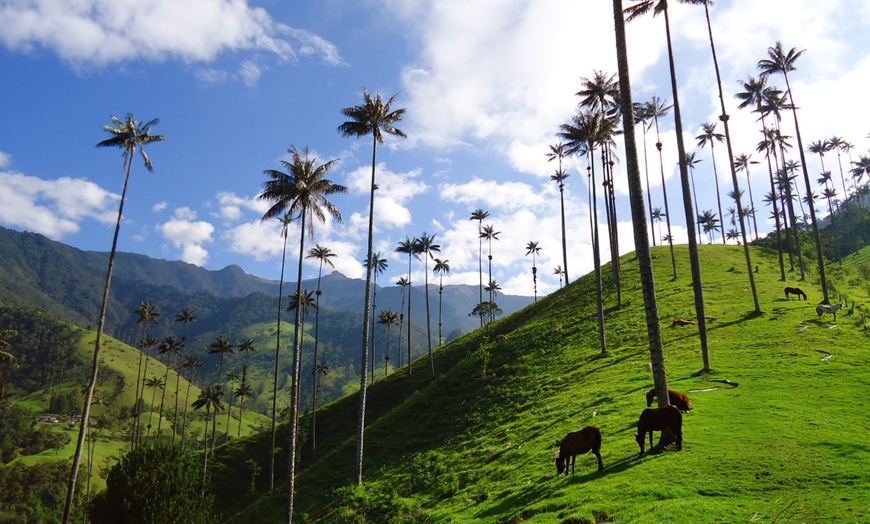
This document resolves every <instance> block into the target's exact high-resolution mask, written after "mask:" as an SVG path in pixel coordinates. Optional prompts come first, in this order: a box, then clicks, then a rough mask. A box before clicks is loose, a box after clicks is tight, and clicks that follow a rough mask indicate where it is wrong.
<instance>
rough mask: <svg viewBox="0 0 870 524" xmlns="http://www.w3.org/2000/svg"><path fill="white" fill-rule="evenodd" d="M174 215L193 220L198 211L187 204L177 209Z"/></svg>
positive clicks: (178, 217)
mask: <svg viewBox="0 0 870 524" xmlns="http://www.w3.org/2000/svg"><path fill="white" fill-rule="evenodd" d="M174 216H175V218H177V219H179V220H185V221H192V220H196V211H194V210H192V209H190V208H189V207H187V206H183V207H179V208H178V209H176V210H175V214H174Z"/></svg>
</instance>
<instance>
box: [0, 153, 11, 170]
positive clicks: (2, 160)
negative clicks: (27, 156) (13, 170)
mask: <svg viewBox="0 0 870 524" xmlns="http://www.w3.org/2000/svg"><path fill="white" fill-rule="evenodd" d="M11 163H12V155H10V154H9V153H4V152H3V151H0V169H3V168H4V167H9V164H11Z"/></svg>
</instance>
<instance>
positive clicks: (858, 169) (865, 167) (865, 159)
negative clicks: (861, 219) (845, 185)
mask: <svg viewBox="0 0 870 524" xmlns="http://www.w3.org/2000/svg"><path fill="white" fill-rule="evenodd" d="M849 173H850V174H851V175H852V179H853V180H854V181H855V185H856V186H857V185H858V183H860V182H861V179H862V178H864V177H865V176H867V177H870V155H858V160H856V161H854V162H852V168H851V169H850V170H849ZM858 202H860V200H859V201H858Z"/></svg>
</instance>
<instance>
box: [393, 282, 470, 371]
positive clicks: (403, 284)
mask: <svg viewBox="0 0 870 524" xmlns="http://www.w3.org/2000/svg"><path fill="white" fill-rule="evenodd" d="M396 285H397V286H399V288H400V289H401V293H402V305H401V307H399V349H398V353H399V366H398V367H400V368H401V367H402V324H403V323H404V321H405V290H406V289H407V288H408V279H407V278H405V277H399V280H397V281H396ZM480 292H481V293H483V289H482V288H481V290H480ZM409 357H410V354H409ZM408 371H409V372H410V369H409V370H408Z"/></svg>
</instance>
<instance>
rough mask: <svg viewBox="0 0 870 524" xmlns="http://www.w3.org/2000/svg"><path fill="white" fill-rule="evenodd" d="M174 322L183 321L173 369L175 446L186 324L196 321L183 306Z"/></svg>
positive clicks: (185, 344) (173, 434)
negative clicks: (176, 366)
mask: <svg viewBox="0 0 870 524" xmlns="http://www.w3.org/2000/svg"><path fill="white" fill-rule="evenodd" d="M175 321H176V322H182V323H183V326H184V327H183V329H182V332H181V351H180V352H179V353H178V368H177V369H176V371H175V414H174V416H173V417H172V445H173V446H175V434H176V433H178V391H179V387H180V386H181V364H182V363H183V361H184V349H185V348H186V347H187V325H188V324H190V323H191V322H196V316H195V315H194V314H193V311H191V310H189V309H187V308H184V309H182V310H181V313H179V314H178V315H177V316H176V317H175Z"/></svg>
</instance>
